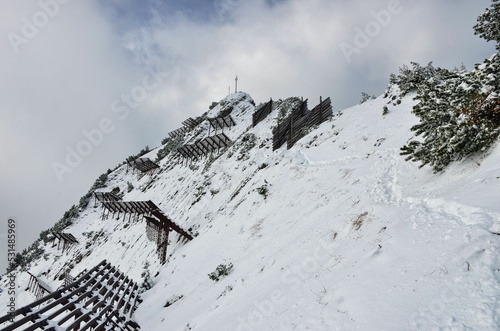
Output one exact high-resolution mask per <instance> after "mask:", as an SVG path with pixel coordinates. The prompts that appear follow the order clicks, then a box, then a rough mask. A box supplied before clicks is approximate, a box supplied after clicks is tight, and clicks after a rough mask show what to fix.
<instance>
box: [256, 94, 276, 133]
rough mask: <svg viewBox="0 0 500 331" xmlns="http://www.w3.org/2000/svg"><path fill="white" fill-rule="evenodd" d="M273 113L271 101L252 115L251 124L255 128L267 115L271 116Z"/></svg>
mask: <svg viewBox="0 0 500 331" xmlns="http://www.w3.org/2000/svg"><path fill="white" fill-rule="evenodd" d="M272 111H273V99H271V100H269V102H267V103H265V104H264V105H262V106H261V107H260V108H259V109H257V110H256V111H255V113H253V114H252V124H253V127H255V126H256V125H257V124H259V123H260V122H261V121H263V120H264V119H265V118H266V117H267V115H269V114H271V112H272Z"/></svg>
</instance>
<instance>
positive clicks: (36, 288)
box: [27, 271, 52, 300]
mask: <svg viewBox="0 0 500 331" xmlns="http://www.w3.org/2000/svg"><path fill="white" fill-rule="evenodd" d="M27 273H28V275H30V280H29V282H28V290H29V291H30V292H31V293H33V294H34V295H35V297H36V298H37V300H38V299H40V298H42V297H43V296H44V295H46V294H50V293H51V292H52V290H51V289H50V287H49V286H48V285H47V284H46V283H45V282H44V281H42V280H41V279H39V278H38V277H36V276H35V275H33V274H32V273H30V272H29V271H27Z"/></svg>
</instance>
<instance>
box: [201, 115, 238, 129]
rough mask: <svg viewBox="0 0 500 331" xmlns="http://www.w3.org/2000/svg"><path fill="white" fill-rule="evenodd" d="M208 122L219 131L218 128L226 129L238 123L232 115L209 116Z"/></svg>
mask: <svg viewBox="0 0 500 331" xmlns="http://www.w3.org/2000/svg"><path fill="white" fill-rule="evenodd" d="M208 122H209V123H210V126H211V127H212V128H214V130H215V132H217V130H218V129H221V130H222V131H224V128H229V127H231V126H234V125H236V122H235V121H234V120H233V118H232V117H231V115H227V116H224V117H215V118H209V119H208Z"/></svg>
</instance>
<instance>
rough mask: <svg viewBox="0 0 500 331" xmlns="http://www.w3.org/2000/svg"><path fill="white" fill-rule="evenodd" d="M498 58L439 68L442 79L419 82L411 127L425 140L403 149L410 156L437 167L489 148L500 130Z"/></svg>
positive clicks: (499, 62)
mask: <svg viewBox="0 0 500 331" xmlns="http://www.w3.org/2000/svg"><path fill="white" fill-rule="evenodd" d="M499 72H500V58H499V56H498V55H494V56H493V57H492V58H490V59H487V60H485V62H484V63H483V64H481V65H477V66H476V68H475V70H473V71H471V72H464V71H447V70H444V69H440V76H441V80H439V81H437V80H433V79H429V80H428V81H426V82H424V83H422V84H421V85H420V87H419V91H418V94H417V96H416V98H415V99H416V100H418V101H419V103H418V104H417V105H416V106H415V107H414V108H413V113H414V114H415V115H417V116H418V117H419V119H420V123H419V124H417V125H415V126H413V127H412V131H415V133H416V135H417V136H421V137H422V138H423V139H421V140H412V141H410V142H409V143H408V144H406V145H405V146H403V147H402V148H401V154H402V155H407V158H406V160H411V161H420V162H421V167H422V166H424V165H426V164H429V165H431V166H432V167H433V169H434V171H435V172H439V171H442V170H444V168H445V167H446V166H447V165H448V164H449V163H451V162H453V161H460V160H462V159H463V158H465V157H467V156H469V155H471V154H473V153H476V152H484V151H486V150H487V149H488V148H489V147H490V146H491V145H492V144H493V143H495V142H496V141H497V139H498V137H499V135H500V100H499V97H498V93H499V88H500V86H499V85H500V80H499Z"/></svg>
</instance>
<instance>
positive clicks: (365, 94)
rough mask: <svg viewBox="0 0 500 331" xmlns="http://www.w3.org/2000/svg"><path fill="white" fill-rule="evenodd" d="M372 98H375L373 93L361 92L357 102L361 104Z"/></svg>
mask: <svg viewBox="0 0 500 331" xmlns="http://www.w3.org/2000/svg"><path fill="white" fill-rule="evenodd" d="M373 99H375V96H374V95H369V94H368V93H366V92H361V100H359V104H360V105H361V104H363V103H365V102H367V101H368V100H373Z"/></svg>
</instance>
